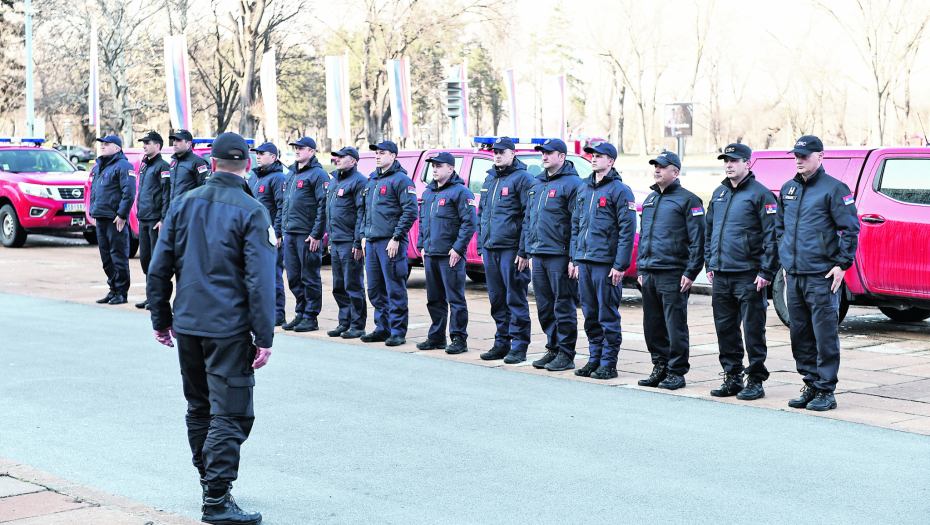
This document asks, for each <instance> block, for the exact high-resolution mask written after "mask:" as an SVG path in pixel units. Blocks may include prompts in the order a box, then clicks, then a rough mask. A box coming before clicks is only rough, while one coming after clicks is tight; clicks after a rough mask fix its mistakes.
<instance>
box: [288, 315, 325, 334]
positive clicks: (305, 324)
mask: <svg viewBox="0 0 930 525" xmlns="http://www.w3.org/2000/svg"><path fill="white" fill-rule="evenodd" d="M319 329H320V325H319V323H317V320H316V317H304V318H303V319H301V320H300V324H299V325H297V326H295V327H294V331H295V332H314V331H316V330H319Z"/></svg>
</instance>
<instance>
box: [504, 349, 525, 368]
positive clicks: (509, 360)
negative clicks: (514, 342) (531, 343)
mask: <svg viewBox="0 0 930 525" xmlns="http://www.w3.org/2000/svg"><path fill="white" fill-rule="evenodd" d="M524 361H526V350H514V349H512V348H511V349H510V352H509V353H508V354H507V357H505V358H504V363H506V364H508V365H515V364H517V363H522V362H524Z"/></svg>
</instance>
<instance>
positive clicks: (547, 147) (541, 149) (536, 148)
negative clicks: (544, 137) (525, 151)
mask: <svg viewBox="0 0 930 525" xmlns="http://www.w3.org/2000/svg"><path fill="white" fill-rule="evenodd" d="M533 149H534V150H536V151H555V148H551V147H549V146H536V147H535V148H533Z"/></svg>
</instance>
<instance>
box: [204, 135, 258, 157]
mask: <svg viewBox="0 0 930 525" xmlns="http://www.w3.org/2000/svg"><path fill="white" fill-rule="evenodd" d="M210 156H211V157H215V158H218V159H226V160H243V159H247V158H249V145H248V143H246V141H245V139H244V138H242V137H240V136H239V135H237V134H235V133H222V134H220V136H218V137H216V139H214V140H213V144H212V145H211V146H210Z"/></svg>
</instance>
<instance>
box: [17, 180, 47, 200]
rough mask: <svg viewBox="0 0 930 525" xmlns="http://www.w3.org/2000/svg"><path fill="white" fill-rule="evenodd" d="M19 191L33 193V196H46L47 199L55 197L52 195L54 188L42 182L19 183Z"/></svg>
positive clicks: (27, 193)
mask: <svg viewBox="0 0 930 525" xmlns="http://www.w3.org/2000/svg"><path fill="white" fill-rule="evenodd" d="M19 191H21V192H23V193H25V194H26V195H32V196H33V197H44V198H46V199H54V198H55V197H54V196H53V195H52V189H51V188H49V187H48V186H42V185H41V184H31V183H28V182H20V183H19Z"/></svg>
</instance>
